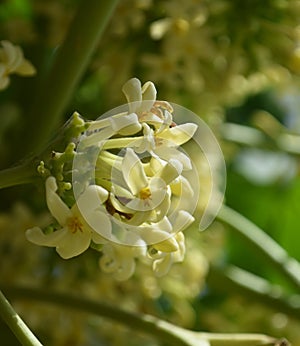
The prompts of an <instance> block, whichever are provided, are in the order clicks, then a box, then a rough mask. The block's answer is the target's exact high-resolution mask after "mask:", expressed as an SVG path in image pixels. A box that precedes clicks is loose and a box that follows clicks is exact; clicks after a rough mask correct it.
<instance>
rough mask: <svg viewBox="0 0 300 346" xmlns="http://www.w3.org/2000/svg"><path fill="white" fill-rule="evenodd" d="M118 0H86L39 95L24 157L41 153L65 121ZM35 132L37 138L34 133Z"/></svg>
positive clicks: (26, 135)
mask: <svg viewBox="0 0 300 346" xmlns="http://www.w3.org/2000/svg"><path fill="white" fill-rule="evenodd" d="M117 3H118V0H82V1H81V4H80V6H79V8H78V10H77V14H76V15H75V17H74V19H73V21H72V24H71V27H70V29H69V32H68V34H67V36H66V39H65V41H64V43H63V45H62V46H61V47H60V48H59V49H58V51H57V53H56V58H55V59H54V61H53V64H52V66H51V67H50V70H49V73H48V74H47V77H46V79H45V80H44V81H43V82H42V83H41V85H40V87H39V90H37V92H36V95H35V100H34V102H33V106H32V109H31V110H30V112H29V117H28V119H27V120H26V128H25V131H24V134H23V137H22V138H25V139H24V140H23V143H27V145H24V147H23V151H22V152H21V155H24V154H25V153H26V152H32V151H34V150H37V151H39V149H40V148H41V147H43V145H44V144H45V143H46V142H47V141H48V140H49V137H50V135H51V134H52V133H53V131H54V130H55V128H56V127H57V126H58V124H59V123H60V121H61V117H62V115H63V112H64V110H65V109H66V107H67V105H68V103H69V101H70V99H71V97H72V95H73V92H74V90H75V88H76V86H77V84H78V82H79V81H80V78H81V77H82V75H83V73H84V72H85V70H86V68H87V66H88V63H89V61H90V58H91V56H92V53H93V52H94V51H95V48H96V47H97V44H98V42H99V40H100V38H101V35H102V34H103V32H104V29H105V27H106V25H107V23H108V21H109V19H110V17H111V15H112V13H113V10H114V8H115V7H116V5H117ZM33 129H34V135H32V130H33Z"/></svg>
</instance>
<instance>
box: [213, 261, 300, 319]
mask: <svg viewBox="0 0 300 346" xmlns="http://www.w3.org/2000/svg"><path fill="white" fill-rule="evenodd" d="M207 282H208V284H209V285H210V286H211V287H213V288H215V289H216V290H218V291H219V290H222V291H225V292H228V293H231V294H233V293H238V294H241V295H243V296H246V297H247V298H248V297H250V298H252V299H253V302H260V303H262V304H264V305H266V306H267V307H268V308H271V309H275V310H278V311H280V312H282V313H285V314H287V315H288V316H293V317H294V318H297V319H298V320H300V296H299V295H291V296H286V295H284V293H283V291H282V289H281V287H280V286H275V285H272V284H270V283H269V282H268V281H267V280H265V279H263V278H261V277H258V276H256V275H254V274H252V273H249V272H247V271H246V270H243V269H241V268H238V267H235V266H228V267H225V268H218V267H215V266H214V265H211V266H210V270H209V273H208V276H207Z"/></svg>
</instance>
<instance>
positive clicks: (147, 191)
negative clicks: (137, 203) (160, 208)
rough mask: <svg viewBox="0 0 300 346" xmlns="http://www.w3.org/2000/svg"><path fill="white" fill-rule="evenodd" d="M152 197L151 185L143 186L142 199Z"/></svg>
mask: <svg viewBox="0 0 300 346" xmlns="http://www.w3.org/2000/svg"><path fill="white" fill-rule="evenodd" d="M150 197H151V191H150V189H149V187H148V186H147V187H143V188H142V189H141V191H140V199H148V198H150Z"/></svg>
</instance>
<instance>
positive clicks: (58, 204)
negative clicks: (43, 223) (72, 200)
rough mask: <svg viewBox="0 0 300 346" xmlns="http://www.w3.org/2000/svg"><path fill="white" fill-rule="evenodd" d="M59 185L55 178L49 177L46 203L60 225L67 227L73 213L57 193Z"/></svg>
mask: <svg viewBox="0 0 300 346" xmlns="http://www.w3.org/2000/svg"><path fill="white" fill-rule="evenodd" d="M56 191H57V184H56V180H55V178H54V177H52V176H51V177H49V178H47V180H46V201H47V206H48V209H49V210H50V213H51V214H52V215H53V217H54V218H55V219H56V220H57V221H58V223H59V224H60V225H65V224H66V222H67V219H68V218H70V217H71V216H72V213H71V211H70V209H69V208H68V206H67V205H66V204H65V203H64V202H63V201H62V199H61V198H60V197H59V196H58V194H57V193H56Z"/></svg>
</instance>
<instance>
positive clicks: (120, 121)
mask: <svg viewBox="0 0 300 346" xmlns="http://www.w3.org/2000/svg"><path fill="white" fill-rule="evenodd" d="M109 120H110V123H111V127H112V129H113V130H114V131H115V132H116V133H119V134H121V135H123V136H127V135H132V134H134V133H136V132H138V131H140V130H141V128H142V125H141V124H140V122H139V120H138V116H137V115H136V114H135V113H131V114H127V115H122V116H117V117H116V116H112V117H110V118H109Z"/></svg>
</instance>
